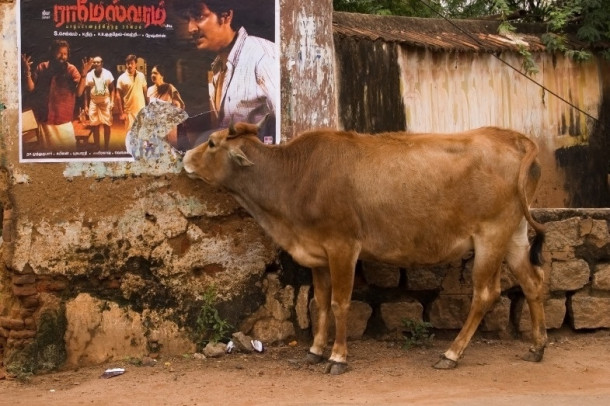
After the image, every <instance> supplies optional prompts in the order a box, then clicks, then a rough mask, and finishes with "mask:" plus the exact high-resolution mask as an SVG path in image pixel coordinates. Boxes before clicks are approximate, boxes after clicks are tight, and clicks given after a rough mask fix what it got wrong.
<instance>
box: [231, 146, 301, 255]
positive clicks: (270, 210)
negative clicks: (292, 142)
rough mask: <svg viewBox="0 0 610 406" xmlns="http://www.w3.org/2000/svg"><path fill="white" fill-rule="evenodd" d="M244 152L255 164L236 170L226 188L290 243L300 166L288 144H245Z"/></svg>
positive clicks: (268, 228)
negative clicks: (281, 145)
mask: <svg viewBox="0 0 610 406" xmlns="http://www.w3.org/2000/svg"><path fill="white" fill-rule="evenodd" d="M244 152H245V153H246V155H247V156H248V159H250V160H251V161H252V162H254V165H252V166H249V167H244V168H241V169H240V170H238V171H236V172H235V173H234V176H232V177H231V179H230V181H229V182H228V184H227V185H226V188H227V190H228V191H229V192H230V193H231V195H233V197H235V199H236V200H237V202H238V203H239V204H240V205H241V206H242V207H243V208H244V209H246V210H247V211H248V212H249V213H250V215H251V216H252V217H254V219H255V220H256V221H257V222H258V223H259V224H260V225H261V227H263V229H264V230H265V231H266V232H267V233H268V234H269V235H270V236H271V237H272V238H274V239H275V240H276V241H277V242H278V243H279V244H280V245H282V246H286V245H290V244H291V242H290V241H289V240H292V238H293V237H294V236H292V235H291V234H292V232H291V231H290V230H291V229H292V227H291V225H290V224H289V222H290V219H292V218H293V215H291V213H292V212H293V211H294V210H295V209H298V208H295V207H294V202H293V199H292V200H291V197H292V196H293V195H294V190H295V187H294V185H295V179H299V174H300V173H301V170H300V169H299V165H298V163H295V162H294V161H292V162H291V161H290V160H289V158H288V157H287V156H286V153H285V148H284V147H279V146H275V147H268V146H264V145H262V144H261V145H258V144H256V145H251V146H246V147H244Z"/></svg>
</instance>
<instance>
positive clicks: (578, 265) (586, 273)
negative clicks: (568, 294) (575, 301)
mask: <svg viewBox="0 0 610 406" xmlns="http://www.w3.org/2000/svg"><path fill="white" fill-rule="evenodd" d="M590 276H591V270H590V269H589V264H587V262H585V261H584V260H582V259H575V260H573V261H554V262H553V263H552V265H551V275H550V285H549V288H550V290H551V292H555V291H569V290H578V289H580V288H582V287H583V286H585V285H586V284H587V283H589V278H590Z"/></svg>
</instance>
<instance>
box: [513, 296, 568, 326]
mask: <svg viewBox="0 0 610 406" xmlns="http://www.w3.org/2000/svg"><path fill="white" fill-rule="evenodd" d="M520 300H522V301H523V302H522V306H519V307H520V309H521V310H520V312H519V314H518V315H517V322H518V326H517V329H518V330H519V331H532V318H531V316H530V308H529V305H528V304H527V300H525V299H524V298H522V299H520ZM544 315H545V319H546V328H547V329H551V328H560V327H561V326H562V325H563V321H564V320H565V317H566V298H565V297H562V298H551V299H547V300H546V301H545V302H544Z"/></svg>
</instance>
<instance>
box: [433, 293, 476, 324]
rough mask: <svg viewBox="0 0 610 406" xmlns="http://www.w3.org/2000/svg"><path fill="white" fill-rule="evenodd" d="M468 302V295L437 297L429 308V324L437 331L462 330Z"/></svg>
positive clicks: (443, 295)
mask: <svg viewBox="0 0 610 406" xmlns="http://www.w3.org/2000/svg"><path fill="white" fill-rule="evenodd" d="M470 302H471V296H470V295H445V294H442V295H439V297H438V298H436V300H434V302H432V304H431V306H430V323H432V326H434V328H438V329H460V328H462V325H463V324H464V322H465V321H466V317H467V316H468V311H469V310H470Z"/></svg>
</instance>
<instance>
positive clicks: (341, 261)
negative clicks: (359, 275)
mask: <svg viewBox="0 0 610 406" xmlns="http://www.w3.org/2000/svg"><path fill="white" fill-rule="evenodd" d="M356 260H357V254H356V253H354V252H350V251H349V250H347V249H344V250H341V252H340V254H336V255H334V256H331V257H330V258H329V262H330V280H331V286H332V297H331V306H332V309H333V313H334V315H335V343H334V345H333V351H332V353H331V355H330V358H329V359H328V360H329V362H330V363H329V366H328V368H327V372H329V373H330V374H331V375H339V374H342V373H343V372H345V371H346V369H347V316H348V313H349V307H350V301H351V296H352V289H353V287H354V272H355V267H356Z"/></svg>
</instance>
